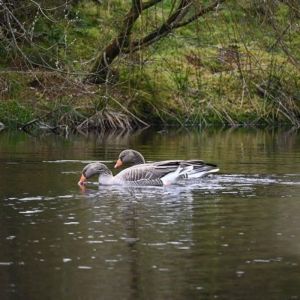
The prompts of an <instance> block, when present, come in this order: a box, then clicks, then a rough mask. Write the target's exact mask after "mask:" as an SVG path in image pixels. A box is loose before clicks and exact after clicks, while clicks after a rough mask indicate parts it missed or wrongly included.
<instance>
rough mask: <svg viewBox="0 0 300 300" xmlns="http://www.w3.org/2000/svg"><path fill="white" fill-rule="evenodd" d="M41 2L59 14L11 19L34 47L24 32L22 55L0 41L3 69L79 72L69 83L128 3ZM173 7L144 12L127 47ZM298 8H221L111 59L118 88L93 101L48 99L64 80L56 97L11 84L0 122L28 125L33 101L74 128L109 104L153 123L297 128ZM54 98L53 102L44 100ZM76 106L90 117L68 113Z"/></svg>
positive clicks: (247, 4)
mask: <svg viewBox="0 0 300 300" xmlns="http://www.w3.org/2000/svg"><path fill="white" fill-rule="evenodd" d="M25 2H26V3H25ZM37 2H38V3H41V5H42V7H43V8H51V7H52V8H53V7H57V8H58V9H53V10H51V9H49V10H44V12H45V13H46V16H47V17H46V16H45V15H43V14H42V13H40V12H37V7H36V6H35V5H34V3H33V2H32V1H27V0H26V1H24V5H25V4H26V6H27V7H28V14H26V13H25V12H24V11H23V13H22V12H21V11H19V12H18V13H17V16H18V17H20V18H21V20H22V24H24V26H25V28H26V30H28V32H30V33H31V34H32V36H31V38H32V43H28V41H24V40H22V35H21V34H19V33H20V32H22V30H21V29H20V28H19V27H18V24H13V25H14V26H15V27H16V32H17V33H18V34H19V35H18V46H19V49H17V48H16V47H14V43H13V40H10V36H9V34H8V33H7V34H6V35H5V38H6V39H2V40H1V42H0V67H1V68H2V69H3V68H7V67H14V68H16V67H20V68H25V66H27V65H28V61H26V60H25V57H27V58H28V59H29V61H30V62H33V65H35V66H46V67H47V68H51V69H56V68H58V69H59V70H60V71H63V72H70V73H71V74H74V73H76V72H78V74H77V75H76V74H75V81H76V80H77V81H78V79H81V78H82V77H83V75H82V74H85V73H87V72H89V70H90V68H91V62H93V58H94V57H95V56H96V55H97V54H98V53H99V51H100V50H101V49H103V48H104V47H105V46H106V45H107V44H108V43H109V42H110V41H111V40H112V39H113V38H114V37H116V35H117V34H118V32H119V29H120V28H121V26H123V23H122V18H123V17H124V15H125V14H126V12H127V11H128V9H129V7H130V3H131V2H130V1H121V0H119V1H108V0H107V1H99V2H97V1H73V2H72V3H71V4H70V5H67V6H66V5H65V3H66V1H62V0H52V1H37ZM173 3H174V1H173V0H165V1H163V3H160V4H159V5H157V7H155V8H152V9H151V10H149V11H147V12H146V13H145V14H144V15H143V17H142V18H140V19H139V21H138V22H137V23H136V24H135V26H134V34H133V38H134V39H135V38H137V37H142V36H144V35H145V33H149V32H151V31H152V30H153V29H154V28H156V26H157V25H159V24H161V23H162V22H163V20H165V19H166V18H167V17H168V16H169V14H170V9H171V8H172V5H173ZM201 3H206V4H208V3H210V1H209V0H206V1H201ZM294 4H295V5H289V1H271V0H268V1H262V0H255V1H250V0H243V1H237V0H233V1H227V2H225V3H224V4H222V5H221V7H220V9H219V10H218V11H217V12H213V13H210V14H208V15H206V16H205V17H203V18H200V19H198V20H197V21H196V22H194V23H192V24H189V25H188V26H185V27H182V28H180V29H178V30H176V31H174V32H173V33H172V34H171V35H169V36H167V37H165V38H164V39H161V40H159V41H158V42H157V43H155V44H153V45H151V47H148V48H145V49H143V50H142V51H140V52H138V53H134V54H130V55H127V56H122V57H120V58H119V59H117V60H116V61H115V62H114V64H113V65H112V69H113V70H112V72H114V74H116V76H115V77H114V78H117V79H114V82H113V83H114V84H115V85H114V86H106V87H104V88H103V89H102V88H100V89H99V90H97V89H96V91H93V93H94V94H93V95H96V96H95V97H93V98H92V100H90V99H88V97H86V98H84V97H83V98H82V97H80V96H78V97H77V96H74V93H73V91H70V92H69V93H68V92H66V93H64V94H62V93H60V92H57V93H54V92H53V91H55V90H59V88H60V87H61V85H62V82H61V81H56V80H54V81H53V82H52V84H53V89H52V87H51V80H49V81H47V80H45V82H44V81H42V84H41V86H40V87H38V88H36V87H32V86H31V85H30V84H29V83H28V82H26V80H20V78H13V77H11V76H10V77H9V79H8V80H7V82H6V85H7V90H8V91H7V92H5V93H3V95H4V98H5V99H15V100H14V101H9V102H7V103H5V102H4V101H0V109H1V111H0V114H1V115H0V117H1V118H2V120H1V118H0V121H3V122H5V120H6V122H9V121H8V117H7V116H8V112H9V113H11V118H10V119H11V120H13V122H15V123H22V122H25V121H26V120H28V119H30V118H31V117H32V114H33V111H35V106H34V107H32V106H31V102H30V103H29V104H27V103H26V101H27V99H28V97H27V95H30V97H33V99H35V101H37V102H38V105H40V106H41V104H43V105H44V103H48V102H49V103H48V106H47V109H48V110H55V109H56V108H57V107H58V106H59V105H58V104H61V105H65V106H64V108H61V109H59V110H58V111H57V114H56V115H55V114H53V118H54V119H55V121H58V120H59V119H60V118H62V119H63V118H65V120H67V122H69V123H68V124H72V122H71V121H70V120H71V119H72V118H74V119H76V118H77V119H76V120H78V121H79V120H82V119H84V117H87V116H88V115H89V114H92V113H95V112H98V111H102V110H104V109H105V108H106V107H107V106H110V107H113V109H120V106H119V105H117V104H116V103H115V102H114V101H107V100H105V99H113V97H117V99H118V101H119V102H120V103H122V105H124V107H126V108H128V109H129V110H130V111H132V112H134V113H135V114H137V115H138V116H140V117H142V118H144V119H147V120H151V121H152V122H158V121H160V122H166V123H169V122H178V123H181V124H198V123H201V124H202V123H204V124H206V123H211V122H213V123H222V124H228V123H229V124H239V123H247V124H254V123H260V122H266V123H268V122H277V121H278V122H279V121H288V122H290V123H292V124H295V123H296V124H297V118H298V117H299V102H300V99H299V97H300V95H299V90H300V89H299V87H300V83H299V82H300V80H299V72H298V71H297V66H296V65H297V63H298V64H299V57H300V36H299V32H298V31H299V29H298V27H299V26H298V19H299V11H297V5H296V4H297V1H296V2H294ZM1 34H3V33H2V31H1V32H0V35H1ZM0 37H1V36H0ZM232 46H236V50H233V47H232ZM234 51H236V55H235V52H234ZM232 53H233V55H232ZM227 54H228V55H227ZM62 74H65V73H62ZM63 76H64V75H63ZM24 77H25V76H24ZM66 77H67V76H66ZM69 77H70V76H69ZM69 77H68V78H65V79H66V80H69V79H70V78H69ZM0 83H1V82H0ZM74 85H76V84H74ZM51 89H52V91H51V93H46V92H45V90H47V91H49V90H51ZM2 90H5V89H2ZM70 90H71V88H70ZM0 92H1V91H0ZM1 96H2V94H1ZM105 97H107V98H105ZM24 99H25V100H24ZM29 99H31V98H29ZM70 99H71V100H70ZM74 99H75V100H74ZM73 102H74V103H75V104H76V105H77V104H80V105H81V106H85V107H89V109H86V110H83V111H80V110H76V109H75V110H74V109H72V105H73ZM27 107H30V108H27ZM90 107H92V109H90ZM18 111H19V112H18ZM4 112H7V114H6V113H4ZM35 112H36V111H35ZM77 112H80V113H82V115H81V116H79V115H78V114H77ZM4 118H6V119H4ZM74 124H75V123H74Z"/></svg>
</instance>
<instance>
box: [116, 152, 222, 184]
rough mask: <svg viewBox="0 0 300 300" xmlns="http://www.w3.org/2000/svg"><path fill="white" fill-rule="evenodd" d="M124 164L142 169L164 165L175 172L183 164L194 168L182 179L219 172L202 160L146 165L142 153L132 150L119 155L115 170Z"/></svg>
mask: <svg viewBox="0 0 300 300" xmlns="http://www.w3.org/2000/svg"><path fill="white" fill-rule="evenodd" d="M123 164H133V165H135V166H137V165H139V166H141V168H142V166H143V165H144V166H145V165H152V166H154V167H155V166H157V165H161V164H163V165H165V166H169V167H170V168H172V169H173V170H175V169H176V168H178V166H180V165H183V164H188V165H190V166H192V169H191V170H190V171H189V172H188V173H186V174H185V176H181V177H180V179H195V178H201V177H203V176H205V175H207V174H210V173H215V172H218V171H219V168H218V167H217V166H216V165H214V164H208V163H205V162H204V161H202V160H165V161H160V162H153V163H147V164H145V159H144V157H143V155H142V154H141V153H140V152H138V151H136V150H132V149H127V150H124V151H122V152H121V153H120V154H119V158H118V160H117V162H116V164H115V168H119V167H121V166H122V165H123Z"/></svg>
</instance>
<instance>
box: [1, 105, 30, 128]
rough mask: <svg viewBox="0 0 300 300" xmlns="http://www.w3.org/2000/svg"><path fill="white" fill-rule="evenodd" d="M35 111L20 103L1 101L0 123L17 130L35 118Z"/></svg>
mask: <svg viewBox="0 0 300 300" xmlns="http://www.w3.org/2000/svg"><path fill="white" fill-rule="evenodd" d="M33 115H34V114H33V111H32V110H31V109H30V107H29V106H24V105H22V104H20V103H19V102H18V101H14V100H11V101H0V121H1V122H2V123H4V124H5V125H8V126H11V127H15V128H17V127H18V126H20V125H21V124H25V123H27V122H29V121H30V120H31V119H32V118H33Z"/></svg>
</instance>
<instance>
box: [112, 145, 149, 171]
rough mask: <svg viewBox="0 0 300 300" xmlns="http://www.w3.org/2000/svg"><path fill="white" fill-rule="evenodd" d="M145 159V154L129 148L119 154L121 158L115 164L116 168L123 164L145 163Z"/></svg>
mask: <svg viewBox="0 0 300 300" xmlns="http://www.w3.org/2000/svg"><path fill="white" fill-rule="evenodd" d="M144 163H145V159H144V157H143V155H142V154H141V153H140V152H138V151H136V150H132V149H127V150H124V151H122V152H121V153H120V154H119V158H118V160H117V162H116V164H115V168H119V167H121V166H122V165H123V164H134V165H139V164H144Z"/></svg>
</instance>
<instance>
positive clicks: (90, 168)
mask: <svg viewBox="0 0 300 300" xmlns="http://www.w3.org/2000/svg"><path fill="white" fill-rule="evenodd" d="M97 174H98V175H99V177H100V176H112V173H111V171H110V170H109V169H108V168H107V166H106V165H104V164H102V163H100V162H93V163H90V164H88V165H86V166H85V167H84V168H83V170H82V173H81V177H80V180H79V181H78V185H80V186H82V185H84V182H85V181H86V180H87V179H89V178H91V177H92V176H94V175H97Z"/></svg>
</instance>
